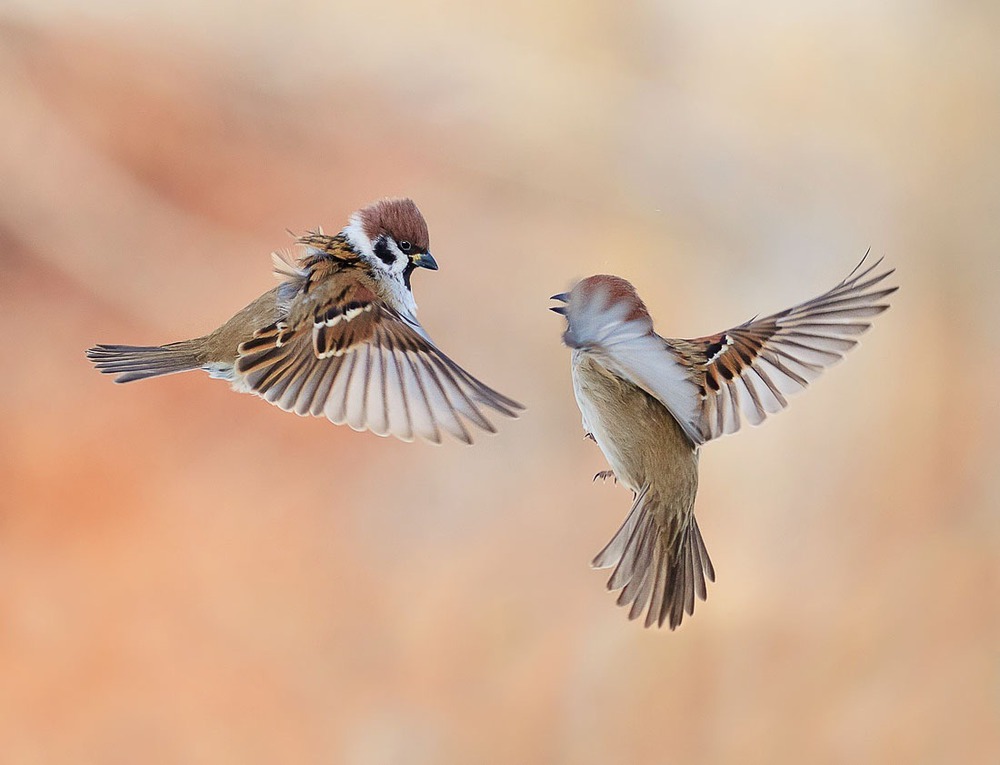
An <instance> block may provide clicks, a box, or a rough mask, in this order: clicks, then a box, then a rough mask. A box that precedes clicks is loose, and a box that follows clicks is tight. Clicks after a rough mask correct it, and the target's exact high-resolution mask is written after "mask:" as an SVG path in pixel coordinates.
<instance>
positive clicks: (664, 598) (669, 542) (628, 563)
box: [592, 486, 715, 629]
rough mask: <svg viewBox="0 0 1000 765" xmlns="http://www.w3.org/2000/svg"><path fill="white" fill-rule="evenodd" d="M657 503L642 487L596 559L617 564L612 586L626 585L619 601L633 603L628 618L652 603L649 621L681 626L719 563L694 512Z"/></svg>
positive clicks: (598, 563) (596, 565)
mask: <svg viewBox="0 0 1000 765" xmlns="http://www.w3.org/2000/svg"><path fill="white" fill-rule="evenodd" d="M658 503H659V500H658V499H657V498H656V497H651V496H649V487H648V486H646V487H643V489H642V491H640V492H639V494H638V495H636V498H635V502H634V503H633V504H632V510H631V512H629V514H628V517H627V518H626V519H625V523H623V524H622V527H621V528H620V529H618V531H617V533H616V534H615V535H614V537H612V539H611V541H610V542H609V543H608V545H607V546H606V547H605V548H604V549H603V550H601V552H599V553H598V554H597V556H596V557H595V558H594V561H593V563H592V565H593V566H594V568H611V567H612V566H613V567H614V569H615V570H614V573H612V574H611V578H610V579H609V580H608V589H609V590H618V589H621V593H620V594H619V596H618V601H617V602H618V605H620V606H630V608H629V614H628V617H629V619H635V618H636V617H638V616H639V615H640V614H641V613H642V612H643V609H646V607H647V605H648V610H647V611H646V621H645V626H646V627H650V626H652V625H653V624H654V623H655V624H656V625H657V626H659V627H662V626H663V625H664V623H667V624H669V626H670V629H676V628H677V626H678V625H680V623H681V620H682V619H683V618H684V613H685V611H686V612H687V614H688V616H690V615H692V614H693V613H694V603H695V595H697V596H698V598H699V599H700V600H705V598H706V597H707V595H708V589H707V586H706V580H707V581H709V582H714V581H715V569H714V567H713V566H712V561H711V560H710V559H709V557H708V550H707V549H706V548H705V542H704V540H703V539H702V537H701V530H700V529H699V528H698V521H697V520H695V517H694V514H693V513H690V512H686V513H663V511H662V508H660V507H658ZM664 523H666V525H664Z"/></svg>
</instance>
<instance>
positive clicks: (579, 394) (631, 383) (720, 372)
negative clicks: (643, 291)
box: [552, 255, 897, 629]
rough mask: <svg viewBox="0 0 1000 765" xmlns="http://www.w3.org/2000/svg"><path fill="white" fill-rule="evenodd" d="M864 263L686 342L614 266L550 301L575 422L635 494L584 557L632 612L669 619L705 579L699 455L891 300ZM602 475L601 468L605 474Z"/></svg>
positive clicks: (816, 369)
mask: <svg viewBox="0 0 1000 765" xmlns="http://www.w3.org/2000/svg"><path fill="white" fill-rule="evenodd" d="M866 261H867V255H866V257H865V259H864V260H862V262H861V263H860V264H859V265H858V266H857V268H855V269H854V271H852V272H851V274H850V275H849V276H848V277H847V279H845V280H844V281H843V282H841V283H840V284H838V285H837V286H836V287H834V288H833V289H832V290H830V291H829V292H826V293H824V294H823V295H821V296H819V297H818V298H815V299H813V300H809V301H806V302H805V303H802V304H800V305H797V306H795V307H793V308H789V309H787V310H785V311H781V312H779V313H776V314H773V315H772V316H767V317H764V318H761V319H754V320H751V321H748V322H745V323H744V324H741V325H739V326H738V327H734V328H732V329H729V330H726V331H725V332H720V333H718V334H715V335H709V336H707V337H700V338H696V339H694V340H679V339H668V338H663V337H661V336H660V335H658V334H656V332H654V331H653V322H652V319H651V318H650V316H649V312H648V311H647V310H646V306H645V305H644V304H643V302H642V300H641V299H640V298H639V296H638V294H637V293H636V291H635V288H634V287H633V286H632V285H631V284H629V283H628V282H627V281H625V280H624V279H621V278H619V277H617V276H606V275H601V276H592V277H590V278H588V279H584V280H583V281H581V282H580V283H579V284H577V285H576V286H575V287H574V288H573V290H572V291H571V292H570V293H568V294H562V295H555V296H554V298H555V299H557V300H561V301H563V302H565V303H566V305H565V306H558V307H555V308H553V309H552V310H553V311H556V312H557V313H561V314H564V315H565V316H566V318H567V320H568V327H567V329H566V332H565V333H564V334H563V341H564V342H565V343H566V345H567V346H569V347H570V348H572V349H573V358H572V365H573V389H574V392H575V394H576V400H577V403H578V404H579V406H580V411H581V413H582V415H583V427H584V431H585V432H586V433H587V434H588V435H589V436H591V437H592V438H593V439H594V440H595V441H596V442H597V445H598V446H599V447H600V448H601V451H602V452H603V453H604V455H605V457H606V458H607V460H608V462H609V463H610V464H611V467H612V471H613V475H614V476H615V478H616V479H617V480H618V481H620V482H621V483H622V484H623V485H625V486H626V487H628V488H629V489H631V490H632V492H633V493H634V496H635V499H634V501H633V504H632V510H631V511H630V512H629V514H628V517H627V518H626V520H625V523H624V524H623V525H622V527H621V528H620V529H619V530H618V532H617V533H616V534H615V536H614V537H613V538H612V540H611V542H609V543H608V545H607V546H606V547H605V548H604V549H603V550H602V551H601V552H600V553H598V555H597V557H596V558H595V559H594V562H593V565H594V566H595V567H597V568H610V567H614V572H613V573H612V575H611V578H610V579H609V581H608V588H609V589H611V590H618V589H621V593H620V595H619V597H618V603H619V605H623V606H629V618H631V619H634V618H636V617H637V616H639V614H641V613H642V611H643V610H645V611H646V619H645V624H646V626H647V627H649V626H651V625H653V624H656V625H658V626H662V625H663V624H669V626H670V628H671V629H674V628H676V627H677V626H678V625H679V624H680V623H681V620H682V619H683V617H684V613H685V612H686V613H687V614H688V615H691V614H693V613H694V603H695V596H697V597H698V598H701V599H702V600H704V599H705V597H706V594H707V588H706V582H707V581H714V580H715V570H714V568H713V566H712V562H711V560H710V559H709V557H708V551H707V550H706V548H705V543H704V541H703V540H702V537H701V532H700V530H699V529H698V523H697V521H696V520H695V517H694V501H695V495H696V494H697V491H698V453H699V448H700V446H701V445H702V444H703V443H705V442H706V441H709V440H711V439H713V438H717V437H719V436H721V435H724V434H726V433H733V432H735V431H737V430H738V429H739V427H740V421H741V416H743V417H746V419H747V420H748V421H749V422H750V423H751V424H755V425H756V424H759V423H760V422H762V421H763V420H764V418H765V417H766V416H767V415H768V414H773V413H775V412H778V411H780V410H781V409H783V408H784V407H785V406H786V405H787V403H788V402H787V399H786V398H785V396H786V395H787V394H789V393H793V392H795V391H797V390H801V389H802V388H804V387H806V385H808V384H809V382H811V381H812V380H814V379H815V378H816V377H817V376H818V375H819V374H820V372H821V371H822V370H823V369H825V368H826V367H828V366H830V365H831V364H833V363H835V362H836V361H838V360H839V359H840V358H841V357H842V355H843V354H844V353H845V352H847V351H848V350H850V349H851V348H852V347H853V346H854V345H855V344H856V343H857V340H856V339H855V338H856V337H857V336H858V335H860V334H861V333H863V332H865V331H866V330H867V329H868V328H869V327H870V326H871V325H870V323H869V322H868V319H871V318H872V317H874V316H876V315H878V314H880V313H882V312H883V311H885V310H886V309H887V308H888V307H889V306H888V303H886V302H884V301H885V299H886V298H887V297H888V296H889V295H891V294H892V293H893V292H895V291H896V289H897V288H896V287H884V286H880V285H881V283H882V282H883V280H884V279H885V278H886V277H888V276H889V274H891V273H893V272H892V271H891V270H890V271H885V272H882V273H878V274H873V272H874V271H875V269H876V268H877V267H878V265H879V263H881V260H880V261H877V262H875V263H873V264H871V265H866ZM608 474H609V472H608V471H605V473H599V474H598V476H600V477H607V476H608Z"/></svg>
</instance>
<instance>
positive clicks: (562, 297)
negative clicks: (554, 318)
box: [549, 292, 569, 316]
mask: <svg viewBox="0 0 1000 765" xmlns="http://www.w3.org/2000/svg"><path fill="white" fill-rule="evenodd" d="M549 300H561V301H562V302H564V303H568V302H569V295H568V294H566V293H565V292H560V293H559V294H558V295H553V296H552V297H550V298H549ZM549 310H550V311H552V312H553V313H557V314H559V315H560V316H565V315H566V306H564V305H557V306H553V307H552V308H550V309H549Z"/></svg>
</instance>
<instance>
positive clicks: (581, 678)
mask: <svg viewBox="0 0 1000 765" xmlns="http://www.w3.org/2000/svg"><path fill="white" fill-rule="evenodd" d="M998 30H1000V6H998V5H997V4H996V3H992V2H975V1H974V0H972V1H969V2H959V3H950V4H943V3H941V4H935V3H920V4H913V3H903V2H885V3H868V2H864V3H862V2H847V3H844V2H826V1H824V2H818V3H808V4H802V3H798V2H792V1H791V0H787V1H785V2H779V1H777V0H773V1H770V2H768V1H767V0H765V2H762V3H761V2H759V3H754V4H752V10H750V6H747V5H746V4H740V3H719V2H704V3H685V2H679V1H677V2H670V1H669V0H657V1H656V2H653V1H652V0H648V1H646V2H632V3H627V4H626V3H616V2H610V1H606V2H601V1H597V0H584V1H582V2H581V1H579V0H576V1H574V2H568V1H566V0H557V1H554V2H553V1H549V2H541V3H539V2H526V1H522V0H516V1H515V2H511V1H510V0H508V2H505V3H502V4H501V3H497V4H493V5H492V6H483V5H481V4H476V3H465V2H461V0H437V2H429V3H421V4H410V3H400V4H392V3H370V2H364V1H362V0H355V1H354V2H340V3H336V4H325V3H315V2H307V1H305V0H295V1H294V2H286V3H282V4H275V6H274V7H272V8H266V7H262V6H258V5H256V4H253V5H248V4H246V3H243V2H235V1H234V0H223V1H222V2H215V3H211V4H208V3H203V2H192V1H191V0H172V2H165V0H153V1H152V2H146V3H142V4H136V3H132V2H128V3H126V2H115V1H114V0H98V1H97V2H95V3H87V4H85V5H84V4H78V3H72V2H62V1H60V0H44V1H39V0H30V1H29V0H21V1H14V2H10V1H8V2H3V3H2V4H0V179H2V182H0V310H2V318H3V325H4V331H3V333H2V334H0V350H2V357H3V359H4V363H3V381H4V396H3V399H2V403H0V417H2V422H3V426H2V429H0V455H2V456H0V480H2V482H3V483H2V489H3V491H2V494H0V582H2V584H0V752H2V753H3V754H2V760H3V761H4V762H10V763H138V762H141V763H271V762H295V763H312V762H317V763H318V762H328V763H350V764H354V763H357V764H359V765H360V764H365V763H394V762H401V763H470V762H510V763H604V762H629V763H657V762H680V763H685V762H720V763H723V762H744V763H754V762H760V763H779V762H780V763H784V762H790V763H802V762H811V763H823V762H831V763H836V762H851V763H857V762H913V763H959V762H961V763H995V762H1000V517H998V509H1000V507H998V505H1000V480H998V472H1000V459H998V456H1000V454H998V444H997V436H996V434H997V431H998V425H1000V422H998V419H1000V417H998V414H1000V404H998V395H997V392H996V385H997V380H998V375H1000V364H998V358H1000V356H998V353H1000V341H998V334H997V331H996V329H995V325H996V319H997V314H996V310H997V309H996V304H997V300H998V297H1000V290H998V287H1000V149H998V143H997V136H998V134H1000V54H998V35H1000V32H998ZM389 194H406V195H410V196H412V197H413V198H414V199H416V200H417V202H418V204H419V205H420V206H421V208H422V209H423V211H424V213H425V215H426V216H427V218H428V220H429V222H430V226H431V232H432V243H433V249H434V253H435V255H436V256H437V258H438V260H439V262H440V263H441V270H440V271H439V272H438V273H434V274H431V273H421V274H419V275H418V276H417V277H416V278H415V279H414V282H415V286H416V290H417V293H418V299H419V302H420V304H421V307H422V308H421V317H422V319H423V321H424V323H425V325H426V326H427V328H428V329H429V331H430V332H431V334H432V335H433V336H434V337H435V339H436V340H437V341H438V342H439V343H440V345H441V346H442V347H443V348H444V349H446V350H447V352H449V353H450V354H451V355H452V356H453V357H454V358H456V359H457V360H458V361H460V362H461V363H463V364H464V365H465V366H467V367H468V368H469V369H470V370H471V371H473V372H474V373H476V374H478V375H480V376H481V377H483V378H484V379H485V380H486V381H488V382H489V383H491V384H493V385H495V386H496V387H498V388H499V389H501V390H502V391H504V392H507V393H509V394H511V395H512V396H514V397H516V398H519V399H520V400H522V401H523V402H524V403H525V404H527V406H528V407H529V410H528V412H527V414H526V416H525V417H524V418H523V419H521V420H519V421H516V422H512V421H504V422H502V423H501V424H500V425H501V432H500V434H499V435H498V436H496V437H484V438H482V439H480V442H479V443H477V445H476V446H475V447H473V448H464V447H461V446H459V445H457V444H448V445H446V446H443V447H437V448H436V447H431V446H426V445H421V444H403V443H398V442H395V441H390V440H385V439H379V438H376V437H374V436H371V435H370V434H356V433H353V432H352V431H350V430H349V429H346V428H337V427H333V426H331V425H329V424H328V423H326V422H325V421H317V420H307V419H299V418H296V417H293V416H290V415H288V414H285V413H283V412H281V411H279V410H277V409H275V408H272V407H269V406H267V405H265V404H264V403H263V402H261V401H259V400H255V399H253V398H251V397H249V396H237V395H234V394H232V393H231V392H229V391H228V390H227V388H226V386H225V385H223V384H221V383H218V382H214V381H211V380H209V379H208V378H207V377H205V376H204V375H201V374H190V375H182V376H175V377H172V378H167V379H161V380H156V381H151V382H146V383H142V384H136V385H130V386H125V387H117V386H114V385H112V384H111V381H110V379H109V378H107V377H102V376H101V375H98V374H96V373H95V372H94V371H93V370H92V369H91V368H90V367H89V365H88V364H87V362H86V360H85V359H84V356H83V351H84V349H85V348H86V347H87V346H88V345H90V344H92V343H94V342H97V341H104V342H135V343H148V342H166V341H170V340H175V339H180V338H182V337H188V336H192V335H196V334H201V333H203V332H204V331H206V330H208V329H211V328H212V327H214V326H215V325H216V324H218V323H220V322H221V321H222V320H224V319H225V318H227V317H228V316H229V315H230V314H231V313H232V312H233V311H234V310H235V309H237V308H239V307H240V306H242V305H244V304H245V303H246V302H247V301H249V300H250V299H251V298H253V297H254V296H256V295H257V294H258V293H259V292H262V291H263V290H265V289H268V288H269V287H270V286H271V284H272V277H271V275H270V273H269V269H270V263H269V258H268V253H269V252H270V251H271V250H272V249H275V248H278V247H284V246H287V245H288V243H289V240H288V237H287V235H286V234H285V232H284V229H285V228H286V227H288V228H290V229H292V230H294V231H302V230H304V229H305V228H307V227H312V226H315V225H317V224H322V225H324V226H325V227H326V228H327V229H337V228H339V226H341V225H342V224H343V222H344V221H345V219H346V216H347V215H348V213H349V212H350V211H351V210H353V209H355V208H356V207H358V206H360V205H362V204H364V203H366V202H368V201H370V200H372V199H374V198H377V197H379V196H382V195H389ZM869 246H871V247H872V248H873V250H874V252H876V253H878V254H885V255H886V256H887V257H888V259H889V260H890V261H891V263H892V264H893V265H895V266H897V267H898V275H897V277H896V278H897V280H898V282H899V283H900V284H901V285H902V289H901V291H900V292H899V293H898V295H897V296H896V298H895V300H894V303H895V305H894V307H893V310H892V311H890V312H889V313H887V314H886V315H885V316H883V317H882V318H881V320H879V321H878V323H877V326H876V328H875V330H874V331H873V332H871V333H870V334H869V335H868V336H866V337H865V340H864V342H863V344H862V346H861V347H860V348H859V349H858V350H856V351H855V352H854V353H853V354H852V355H851V357H850V358H849V360H848V361H846V362H845V363H844V364H843V365H842V366H838V367H837V368H835V369H834V370H833V371H831V372H830V373H829V374H828V375H826V376H825V377H824V378H823V379H822V380H820V381H819V382H818V383H817V384H816V385H815V386H814V388H813V389H812V390H811V391H810V392H809V393H807V394H803V395H802V396H801V397H800V398H798V399H797V400H795V401H794V402H793V405H792V407H791V409H792V412H791V413H790V414H783V415H781V416H778V417H776V418H773V419H772V420H771V421H770V422H768V424H767V425H766V427H762V428H760V429H753V430H748V431H746V432H743V433H741V434H740V435H739V436H738V437H735V438H727V439H724V440H723V441H721V442H719V443H716V444H712V445H711V446H710V447H709V448H707V449H706V450H705V453H704V454H703V458H702V489H701V494H700V497H699V500H698V514H699V517H700V520H701V527H702V529H703V531H704V534H705V538H706V540H707V543H708V547H709V549H710V551H711V553H712V556H713V558H714V561H715V563H716V568H717V570H718V582H717V583H716V584H715V585H714V586H713V587H711V589H710V592H709V600H708V602H707V603H703V604H700V606H699V608H698V610H697V613H696V614H695V617H694V618H693V619H690V620H686V621H685V623H684V625H683V626H682V628H681V629H680V630H678V631H677V632H676V633H670V632H666V631H663V632H657V631H644V630H643V629H642V628H641V626H640V625H639V624H636V623H630V622H628V621H627V620H626V618H625V613H624V612H623V611H622V610H621V609H618V608H616V607H615V606H614V603H613V597H612V596H611V595H609V594H608V593H606V592H605V590H604V582H605V578H606V573H605V572H593V571H590V570H589V568H588V565H587V562H588V561H589V559H590V557H591V556H592V555H593V554H594V553H595V552H596V551H597V550H598V549H599V548H600V547H601V546H602V545H603V544H604V543H605V542H606V541H607V539H608V538H609V537H610V535H611V534H612V533H613V531H614V530H615V529H616V528H617V527H618V524H619V523H620V521H621V519H622V518H623V517H624V515H625V513H626V511H627V508H628V505H629V495H628V494H627V492H625V491H624V490H623V489H621V488H618V487H614V486H613V485H611V484H608V485H603V486H602V485H596V486H595V485H592V484H591V480H590V479H591V476H592V475H593V474H594V473H595V472H596V471H598V470H601V469H603V468H604V466H605V465H604V462H603V460H602V458H601V456H600V453H599V452H598V450H597V449H596V448H595V447H594V445H593V444H590V443H589V442H586V441H584V439H583V438H582V434H581V430H580V421H579V414H578V412H577V410H576V407H575V404H574V402H573V399H572V395H571V389H570V379H569V369H568V354H567V353H566V351H565V349H563V348H562V347H561V346H560V344H559V333H560V331H561V328H560V323H561V322H560V320H559V319H558V317H555V316H553V315H552V314H550V313H548V312H547V311H546V310H545V309H546V307H547V306H548V301H547V297H548V295H550V294H552V293H553V292H557V291H560V290H562V289H564V288H566V287H567V286H569V284H570V283H571V280H572V279H574V278H577V277H580V276H584V275H587V274H590V273H594V272H601V271H604V272H613V273H618V274H621V275H623V276H626V277H628V278H630V279H632V280H633V281H635V282H636V283H637V284H638V285H639V286H640V289H641V292H642V294H643V295H644V297H645V298H646V300H647V302H648V303H649V305H650V308H651V310H652V312H653V314H654V316H655V318H656V319H657V321H658V326H659V328H660V330H661V331H662V332H664V333H666V334H673V335H677V336H692V335H699V334H705V333H708V332H712V331H715V330H718V329H722V328H723V327H725V326H730V325H732V324H734V323H737V322H739V321H742V320H744V319H746V318H748V317H749V316H751V315H753V314H755V313H758V312H768V311H771V310H776V309H779V308H783V307H785V306H786V305H788V304H791V303H792V302H795V301H798V300H800V299H803V298H806V297H811V296H812V295H814V294H816V293H818V292H820V291H822V290H824V289H826V288H827V287H829V286H832V284H833V283H834V282H836V281H837V280H839V279H840V278H841V277H842V276H844V275H845V274H846V272H847V271H848V270H849V269H850V268H851V267H852V266H853V265H854V264H855V262H856V261H857V260H858V259H859V258H860V256H861V255H862V253H863V252H864V251H865V249H866V248H867V247H869Z"/></svg>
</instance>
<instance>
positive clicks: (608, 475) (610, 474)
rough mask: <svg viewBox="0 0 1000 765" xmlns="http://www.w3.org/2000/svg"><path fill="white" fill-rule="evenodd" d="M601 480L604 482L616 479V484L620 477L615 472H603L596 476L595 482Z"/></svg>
mask: <svg viewBox="0 0 1000 765" xmlns="http://www.w3.org/2000/svg"><path fill="white" fill-rule="evenodd" d="M598 478H600V479H601V480H602V481H607V480H608V479H609V478H614V479H615V483H618V476H616V475H615V471H614V470H602V471H601V472H600V473H598V474H597V475H595V476H594V481H597V479H598Z"/></svg>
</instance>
